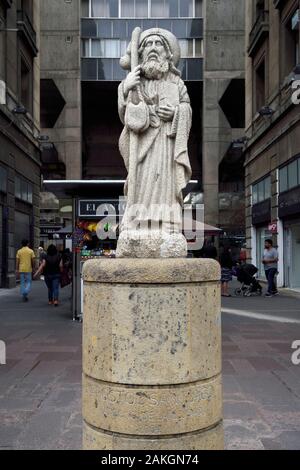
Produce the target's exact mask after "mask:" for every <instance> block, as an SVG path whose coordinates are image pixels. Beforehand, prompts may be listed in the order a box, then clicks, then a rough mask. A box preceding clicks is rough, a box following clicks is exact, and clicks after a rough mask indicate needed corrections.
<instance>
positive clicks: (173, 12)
mask: <svg viewBox="0 0 300 470" xmlns="http://www.w3.org/2000/svg"><path fill="white" fill-rule="evenodd" d="M168 3H169V17H170V18H178V16H179V15H178V0H168Z"/></svg>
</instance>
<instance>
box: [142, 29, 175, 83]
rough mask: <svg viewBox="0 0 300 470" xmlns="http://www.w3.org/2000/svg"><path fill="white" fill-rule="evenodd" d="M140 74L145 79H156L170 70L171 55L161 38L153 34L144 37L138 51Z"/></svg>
mask: <svg viewBox="0 0 300 470" xmlns="http://www.w3.org/2000/svg"><path fill="white" fill-rule="evenodd" d="M139 56H140V62H141V65H142V74H143V75H145V77H146V78H150V79H158V78H161V76H162V75H163V74H164V73H167V72H168V71H169V70H170V65H171V62H172V53H171V51H170V48H169V47H168V44H167V42H166V41H165V40H164V39H163V37H162V36H160V35H158V34H153V35H151V36H148V37H146V39H144V41H143V42H142V44H141V46H140V49H139Z"/></svg>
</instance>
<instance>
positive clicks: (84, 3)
mask: <svg viewBox="0 0 300 470" xmlns="http://www.w3.org/2000/svg"><path fill="white" fill-rule="evenodd" d="M81 16H82V17H85V16H86V17H88V16H89V0H81Z"/></svg>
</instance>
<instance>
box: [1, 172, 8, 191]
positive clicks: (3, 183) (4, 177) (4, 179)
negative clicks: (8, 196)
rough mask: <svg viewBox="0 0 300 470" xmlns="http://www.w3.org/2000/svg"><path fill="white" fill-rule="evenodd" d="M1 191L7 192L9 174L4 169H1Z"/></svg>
mask: <svg viewBox="0 0 300 470" xmlns="http://www.w3.org/2000/svg"><path fill="white" fill-rule="evenodd" d="M0 191H3V192H6V191H7V172H6V170H5V168H2V167H0Z"/></svg>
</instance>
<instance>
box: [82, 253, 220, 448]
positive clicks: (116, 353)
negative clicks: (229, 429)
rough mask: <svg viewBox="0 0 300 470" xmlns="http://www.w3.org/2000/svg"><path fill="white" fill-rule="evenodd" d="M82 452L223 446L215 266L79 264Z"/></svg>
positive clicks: (185, 262)
mask: <svg viewBox="0 0 300 470" xmlns="http://www.w3.org/2000/svg"><path fill="white" fill-rule="evenodd" d="M83 278H84V315H83V418H84V426H83V447H84V449H86V450H89V449H90V450H103V449H106V450H128V449H134V450H150V449H158V450H159V449H162V450H168V449H177V450H204V449H207V450H208V449H212V450H219V449H222V448H223V445H224V443H223V426H222V385H221V382H222V381H221V318H220V316H221V302H220V298H221V296H220V281H219V279H220V267H219V264H218V263H217V262H216V261H213V260H208V259H159V260H157V259H103V260H92V261H87V262H86V263H85V264H84V270H83Z"/></svg>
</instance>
